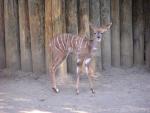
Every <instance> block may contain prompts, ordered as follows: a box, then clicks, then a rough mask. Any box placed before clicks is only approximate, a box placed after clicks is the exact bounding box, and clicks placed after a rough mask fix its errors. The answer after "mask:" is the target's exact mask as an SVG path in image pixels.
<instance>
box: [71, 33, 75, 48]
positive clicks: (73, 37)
mask: <svg viewBox="0 0 150 113" xmlns="http://www.w3.org/2000/svg"><path fill="white" fill-rule="evenodd" d="M74 37H75V36H74V35H73V36H72V39H71V47H73V39H74Z"/></svg>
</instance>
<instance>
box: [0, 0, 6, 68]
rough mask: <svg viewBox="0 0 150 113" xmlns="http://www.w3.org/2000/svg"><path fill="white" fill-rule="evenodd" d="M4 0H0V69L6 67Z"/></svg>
mask: <svg viewBox="0 0 150 113" xmlns="http://www.w3.org/2000/svg"><path fill="white" fill-rule="evenodd" d="M4 29H5V28H4V0H0V69H3V68H5V67H6V62H5V57H6V56H5V30H4Z"/></svg>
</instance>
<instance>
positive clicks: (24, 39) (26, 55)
mask: <svg viewBox="0 0 150 113" xmlns="http://www.w3.org/2000/svg"><path fill="white" fill-rule="evenodd" d="M18 4H19V33H20V51H21V70H22V71H25V72H31V71H32V55H31V37H30V29H29V14H28V1H27V0H19V1H18Z"/></svg>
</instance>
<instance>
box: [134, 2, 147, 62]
mask: <svg viewBox="0 0 150 113" xmlns="http://www.w3.org/2000/svg"><path fill="white" fill-rule="evenodd" d="M132 20H133V45H134V64H135V65H143V64H144V18H143V0H133V19H132Z"/></svg>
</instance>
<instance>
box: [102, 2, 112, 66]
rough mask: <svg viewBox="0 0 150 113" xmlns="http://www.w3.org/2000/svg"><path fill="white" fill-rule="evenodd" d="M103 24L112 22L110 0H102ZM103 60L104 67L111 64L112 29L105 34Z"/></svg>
mask: <svg viewBox="0 0 150 113" xmlns="http://www.w3.org/2000/svg"><path fill="white" fill-rule="evenodd" d="M100 5H101V25H106V24H108V23H110V0H100ZM102 62H103V68H104V69H105V68H107V67H110V66H111V31H110V30H109V31H107V32H106V33H104V34H103V40H102Z"/></svg>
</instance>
